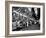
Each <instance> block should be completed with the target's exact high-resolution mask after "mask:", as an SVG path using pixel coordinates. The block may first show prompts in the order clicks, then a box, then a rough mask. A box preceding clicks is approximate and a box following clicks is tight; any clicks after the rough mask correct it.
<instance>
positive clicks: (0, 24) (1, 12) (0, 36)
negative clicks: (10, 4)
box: [0, 0, 46, 38]
mask: <svg viewBox="0 0 46 38" xmlns="http://www.w3.org/2000/svg"><path fill="white" fill-rule="evenodd" d="M13 1H14V0H13ZM17 1H24V2H25V1H26V2H27V1H28V2H41V3H46V0H17ZM45 6H46V4H45ZM45 10H46V7H45ZM45 15H46V13H45ZM45 19H46V17H45ZM45 25H46V20H45ZM4 36H5V0H0V38H5V37H4ZM16 38H46V26H45V35H40V36H26V37H16Z"/></svg>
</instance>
